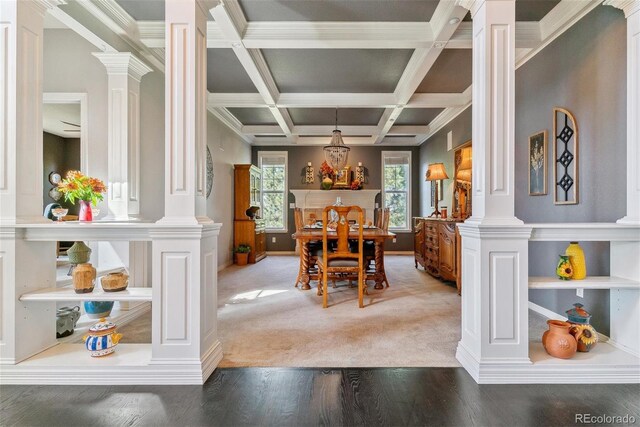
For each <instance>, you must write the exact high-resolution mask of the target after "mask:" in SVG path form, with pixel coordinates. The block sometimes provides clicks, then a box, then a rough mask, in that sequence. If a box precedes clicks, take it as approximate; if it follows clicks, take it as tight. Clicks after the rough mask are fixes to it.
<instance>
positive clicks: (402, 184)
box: [384, 164, 409, 228]
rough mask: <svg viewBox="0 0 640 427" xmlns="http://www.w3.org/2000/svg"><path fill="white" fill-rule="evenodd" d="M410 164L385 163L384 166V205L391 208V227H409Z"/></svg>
mask: <svg viewBox="0 0 640 427" xmlns="http://www.w3.org/2000/svg"><path fill="white" fill-rule="evenodd" d="M408 175H409V165H406V164H400V165H385V166H384V191H385V200H384V206H385V207H387V208H389V215H390V216H389V227H390V228H408V227H409V224H407V216H408V215H407V212H408V209H409V206H407V200H408V199H407V192H408V191H409V185H408Z"/></svg>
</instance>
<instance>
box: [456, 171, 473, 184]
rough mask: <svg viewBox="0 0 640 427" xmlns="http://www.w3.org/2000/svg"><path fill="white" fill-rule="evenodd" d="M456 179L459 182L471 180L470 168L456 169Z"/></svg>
mask: <svg viewBox="0 0 640 427" xmlns="http://www.w3.org/2000/svg"><path fill="white" fill-rule="evenodd" d="M456 180H458V181H461V182H471V169H463V170H459V171H458V175H456Z"/></svg>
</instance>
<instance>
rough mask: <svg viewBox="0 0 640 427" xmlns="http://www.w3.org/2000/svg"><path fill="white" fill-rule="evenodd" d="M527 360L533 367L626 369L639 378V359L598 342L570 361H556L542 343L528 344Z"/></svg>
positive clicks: (533, 342)
mask: <svg viewBox="0 0 640 427" xmlns="http://www.w3.org/2000/svg"><path fill="white" fill-rule="evenodd" d="M529 358H530V359H531V362H532V363H533V364H534V366H539V367H543V366H558V367H561V366H564V367H568V368H569V367H576V368H580V367H587V366H598V367H611V366H616V367H627V368H628V369H629V370H631V371H632V372H637V374H638V376H640V358H638V357H636V356H634V355H633V354H631V353H629V352H626V351H624V350H622V349H620V348H618V347H615V346H613V345H611V344H609V343H608V342H599V343H598V344H596V346H595V347H594V348H593V349H592V350H591V351H590V352H588V353H582V352H577V353H576V354H575V355H574V356H573V357H572V358H571V359H558V358H556V357H553V356H550V355H549V354H548V353H547V352H546V351H545V349H544V347H543V346H542V342H541V341H540V340H538V341H531V342H529Z"/></svg>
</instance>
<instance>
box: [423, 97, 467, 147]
mask: <svg viewBox="0 0 640 427" xmlns="http://www.w3.org/2000/svg"><path fill="white" fill-rule="evenodd" d="M471 90H472V87H471V86H469V87H468V88H467V89H466V90H465V91H464V92H463V95H464V96H465V97H466V102H465V103H463V104H462V105H460V106H457V107H449V108H445V109H444V111H442V113H440V114H438V116H437V117H436V118H435V119H433V120H432V121H431V123H429V125H428V126H427V132H425V133H424V134H421V135H416V143H417V144H418V145H420V144H422V143H423V142H425V141H426V140H428V139H429V138H431V137H432V136H433V135H435V134H436V132H438V131H439V130H440V129H442V128H443V127H444V126H446V125H447V124H448V123H449V122H450V121H451V120H453V119H455V118H456V117H458V116H459V115H460V113H462V112H463V111H464V110H466V109H467V108H469V106H471Z"/></svg>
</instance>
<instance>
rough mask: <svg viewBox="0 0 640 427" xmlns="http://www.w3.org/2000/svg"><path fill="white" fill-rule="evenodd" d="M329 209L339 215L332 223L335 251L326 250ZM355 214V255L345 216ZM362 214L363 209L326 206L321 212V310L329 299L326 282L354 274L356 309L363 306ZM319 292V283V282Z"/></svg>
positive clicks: (319, 260)
mask: <svg viewBox="0 0 640 427" xmlns="http://www.w3.org/2000/svg"><path fill="white" fill-rule="evenodd" d="M332 210H334V211H336V213H337V214H338V221H337V223H335V232H336V235H337V244H336V247H335V250H333V251H329V247H330V245H329V238H328V236H329V233H330V232H331V230H329V229H328V226H329V212H331V211H332ZM351 211H355V212H357V213H358V246H357V248H358V250H357V251H356V252H354V251H353V250H352V249H350V247H349V221H348V220H347V215H348V214H349V212H351ZM363 222H364V215H363V212H362V208H360V207H359V206H327V207H326V208H324V210H323V211H322V257H319V258H318V260H317V264H318V269H319V271H318V273H319V274H320V277H322V307H323V308H327V300H328V292H329V291H328V286H327V284H328V280H329V277H330V276H331V278H332V279H335V278H336V276H337V277H340V278H343V277H344V276H345V274H347V275H349V276H350V277H354V276H355V275H357V279H358V307H360V308H363V307H364V294H365V293H366V284H365V283H364V277H365V271H364V269H365V268H364V261H363V252H364V251H363V247H362V245H363V239H362V223H363ZM318 291H320V283H318Z"/></svg>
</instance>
